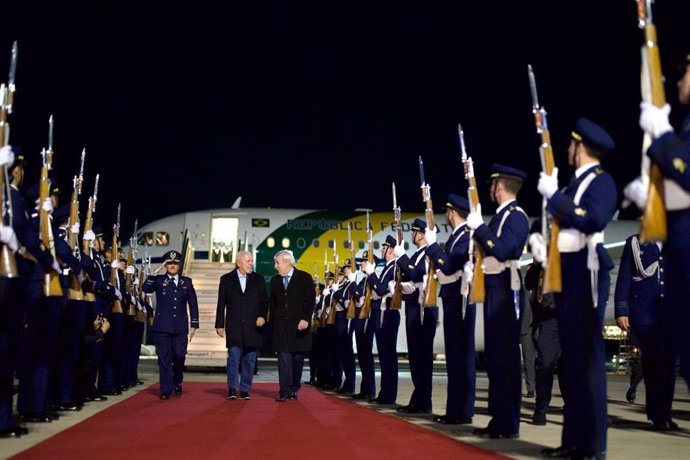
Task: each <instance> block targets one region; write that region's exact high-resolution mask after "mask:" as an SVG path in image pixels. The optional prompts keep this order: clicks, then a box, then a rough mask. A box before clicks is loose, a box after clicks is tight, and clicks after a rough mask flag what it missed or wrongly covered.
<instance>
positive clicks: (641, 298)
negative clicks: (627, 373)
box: [615, 235, 678, 431]
mask: <svg viewBox="0 0 690 460" xmlns="http://www.w3.org/2000/svg"><path fill="white" fill-rule="evenodd" d="M660 245H661V243H640V241H639V239H638V236H637V235H633V236H631V237H629V238H628V239H627V240H625V247H624V248H623V255H622V256H621V263H620V267H619V269H618V279H617V280H616V294H615V302H616V308H615V314H616V322H617V323H618V326H619V327H620V328H621V329H623V330H624V331H630V329H631V328H632V331H633V333H634V335H635V337H636V338H637V340H638V342H639V347H640V350H641V354H642V368H643V373H644V376H645V379H644V384H645V389H646V396H647V401H646V402H647V404H646V409H647V418H648V419H649V420H651V422H652V429H653V430H655V431H668V430H671V429H678V425H677V424H676V423H675V422H674V421H672V420H671V405H672V403H673V392H674V391H675V386H676V385H675V383H676V369H675V361H676V360H675V358H676V357H675V355H674V353H673V350H672V339H671V334H670V332H669V331H668V330H667V326H668V325H669V324H670V321H669V319H668V318H666V316H667V315H668V309H667V308H666V305H665V303H664V300H665V299H664V279H665V277H666V271H665V270H664V258H663V257H662V255H661V248H660Z"/></svg>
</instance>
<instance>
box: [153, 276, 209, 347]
mask: <svg viewBox="0 0 690 460" xmlns="http://www.w3.org/2000/svg"><path fill="white" fill-rule="evenodd" d="M142 291H144V292H145V293H147V294H152V293H154V292H155V293H156V313H155V316H154V319H153V330H154V331H155V332H166V333H170V334H187V333H188V332H189V323H191V325H192V327H193V328H198V327H199V305H198V303H197V300H196V291H195V290H194V285H193V284H192V279H191V278H189V277H187V276H180V277H179V281H178V282H177V286H175V283H173V282H171V281H170V280H169V279H168V275H158V276H155V275H150V276H149V277H148V278H146V281H145V282H144V285H143V286H142ZM187 305H189V316H187ZM190 317H191V318H190Z"/></svg>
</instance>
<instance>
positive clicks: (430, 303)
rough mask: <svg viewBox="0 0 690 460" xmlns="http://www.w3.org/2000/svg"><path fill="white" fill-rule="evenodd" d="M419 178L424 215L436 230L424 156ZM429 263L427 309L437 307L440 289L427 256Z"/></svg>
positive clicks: (420, 158)
mask: <svg viewBox="0 0 690 460" xmlns="http://www.w3.org/2000/svg"><path fill="white" fill-rule="evenodd" d="M419 178H420V179H421V182H422V186H421V188H422V201H424V203H425V204H426V209H425V210H424V214H425V215H426V224H427V227H429V228H436V223H435V222H434V206H433V204H432V203H431V187H430V186H429V184H427V183H426V180H425V179H424V162H423V161H422V156H421V155H420V156H419ZM425 257H426V260H427V262H428V268H427V271H426V286H424V306H425V307H435V306H436V304H437V303H438V302H437V298H436V291H437V287H438V280H437V279H436V268H435V267H434V262H433V261H432V260H431V259H430V258H429V256H425Z"/></svg>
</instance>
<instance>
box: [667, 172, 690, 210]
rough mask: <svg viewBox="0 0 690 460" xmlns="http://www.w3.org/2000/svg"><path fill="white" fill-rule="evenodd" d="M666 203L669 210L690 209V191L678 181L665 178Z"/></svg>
mask: <svg viewBox="0 0 690 460" xmlns="http://www.w3.org/2000/svg"><path fill="white" fill-rule="evenodd" d="M664 204H665V205H666V209H667V210H669V211H681V210H683V209H690V193H688V192H687V191H686V190H684V189H683V188H682V187H681V186H680V185H678V183H677V182H675V181H672V180H670V179H664Z"/></svg>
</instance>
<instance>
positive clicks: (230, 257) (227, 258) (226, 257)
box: [210, 216, 239, 262]
mask: <svg viewBox="0 0 690 460" xmlns="http://www.w3.org/2000/svg"><path fill="white" fill-rule="evenodd" d="M238 225H239V219H238V218H237V217H215V216H214V217H213V218H212V219H211V253H210V260H211V262H235V260H236V258H237V227H238Z"/></svg>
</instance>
